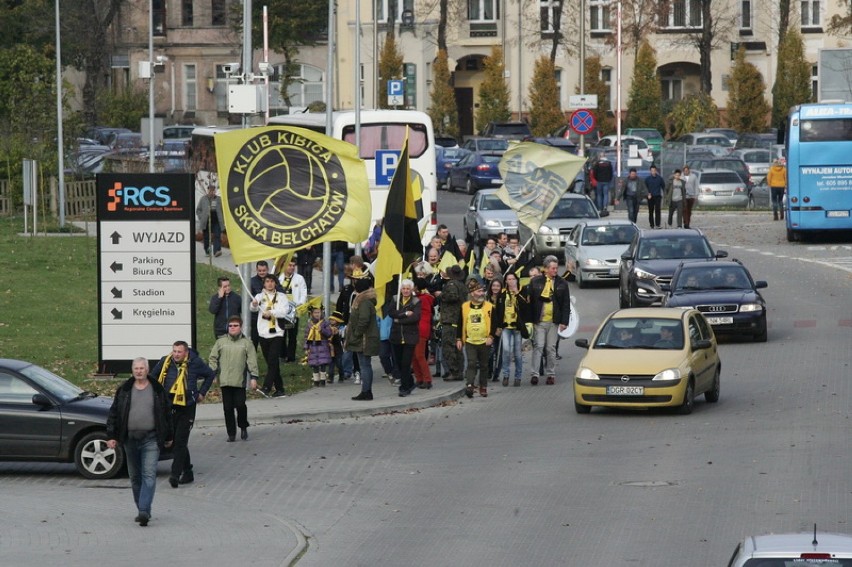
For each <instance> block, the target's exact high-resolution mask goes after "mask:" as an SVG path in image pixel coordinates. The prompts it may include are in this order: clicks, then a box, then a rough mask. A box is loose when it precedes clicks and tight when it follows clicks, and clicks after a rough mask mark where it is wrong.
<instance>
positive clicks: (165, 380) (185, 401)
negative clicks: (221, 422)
mask: <svg viewBox="0 0 852 567" xmlns="http://www.w3.org/2000/svg"><path fill="white" fill-rule="evenodd" d="M151 374H152V375H153V376H154V377H155V378H156V379H157V382H159V383H160V384H162V385H163V388H165V390H166V392H167V393H168V395H169V399H170V400H171V403H172V421H173V422H174V429H175V433H174V460H173V461H172V472H171V474H170V475H169V484H170V485H171V486H172V488H177V487H178V484H189V483H190V482H192V481H193V480H195V476H194V475H193V472H192V460H191V459H190V456H189V433H190V431H192V426H193V424H194V423H195V410H196V403H198V402H201V401H202V400H204V397H205V396H206V395H207V391H208V390H210V387H211V386H212V385H213V379H214V378H216V373H215V372H213V370H212V369H211V368H210V367H209V366H207V364H206V363H205V362H204V361H203V360H202V359H201V357H200V356H198V353H197V352H195V351H194V350H190V348H189V345H188V344H187V343H186V342H185V341H175V343H174V344H173V345H172V353H171V354H169V355H168V356H164V357H163V358H161V359H160V362H158V363H157V365H156V366H155V367H154V370H153V372H152V373H151ZM200 379H203V380H204V381H203V383H202V384H201V387H200V388H199V386H198V381H199V380H200Z"/></svg>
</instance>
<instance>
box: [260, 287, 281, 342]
mask: <svg viewBox="0 0 852 567" xmlns="http://www.w3.org/2000/svg"><path fill="white" fill-rule="evenodd" d="M276 301H278V294H277V293H273V294H272V295H271V296H269V295H267V294H265V293H264V294H263V307H264V309H265V310H269V311H270V312H271V311H272V310H273V309H275V302H276ZM275 330H276V329H275V315H272V316H271V317H270V318H269V332H270V333H274V332H275Z"/></svg>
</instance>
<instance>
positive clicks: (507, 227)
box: [464, 189, 518, 244]
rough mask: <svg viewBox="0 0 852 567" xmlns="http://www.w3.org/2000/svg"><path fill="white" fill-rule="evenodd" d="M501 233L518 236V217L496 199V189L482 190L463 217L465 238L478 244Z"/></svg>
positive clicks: (472, 200) (471, 201)
mask: <svg viewBox="0 0 852 567" xmlns="http://www.w3.org/2000/svg"><path fill="white" fill-rule="evenodd" d="M501 232H505V233H506V234H509V235H512V234H518V215H517V213H515V211H513V210H512V209H511V208H510V207H509V205H507V204H506V203H504V202H503V201H501V200H500V198H499V197H497V189H482V190H480V191H479V192H477V193H476V194H475V195H474V196H473V198H472V199H471V200H470V206H469V207H468V208H467V213H465V215H464V235H465V238H468V237H472V238H473V242H475V243H477V244H479V243H481V242H484V241H485V239H486V238H488V237H489V236H497V235H498V234H500V233H501Z"/></svg>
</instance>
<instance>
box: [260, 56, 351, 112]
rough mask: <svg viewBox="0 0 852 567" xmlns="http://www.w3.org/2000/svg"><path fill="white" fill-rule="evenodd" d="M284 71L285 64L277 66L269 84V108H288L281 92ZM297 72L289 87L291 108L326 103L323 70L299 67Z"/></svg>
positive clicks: (288, 94) (288, 93)
mask: <svg viewBox="0 0 852 567" xmlns="http://www.w3.org/2000/svg"><path fill="white" fill-rule="evenodd" d="M284 69H285V66H284V65H283V64H282V65H276V66H275V74H274V75H273V76H272V78H271V80H270V83H269V108H288V104H287V100H286V99H285V97H284V95H283V93H282V92H281V78H282V75H283V73H284ZM296 71H297V73H296V74H295V75H294V76H292V77H290V84H289V85H287V96H288V97H289V98H290V104H289V107H297V106H298V107H306V106H308V105H309V104H311V103H312V102H325V88H324V81H323V78H324V74H323V72H322V69H318V68H317V67H313V66H311V65H299V66H298V68H297V70H296ZM362 100H363V99H362Z"/></svg>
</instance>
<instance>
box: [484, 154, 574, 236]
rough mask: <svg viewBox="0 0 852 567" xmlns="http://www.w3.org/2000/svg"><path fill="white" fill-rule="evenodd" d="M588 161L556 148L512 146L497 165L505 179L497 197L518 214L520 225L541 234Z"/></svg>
mask: <svg viewBox="0 0 852 567" xmlns="http://www.w3.org/2000/svg"><path fill="white" fill-rule="evenodd" d="M585 161H586V160H585V159H584V158H581V157H577V156H575V155H573V154H569V153H568V152H565V151H564V150H560V149H557V148H554V147H552V146H545V145H543V144H536V143H534V142H520V143H514V144H511V145H510V146H509V149H508V150H507V151H506V153H504V154H503V157H502V158H501V159H500V163H499V165H498V166H497V167H498V169H499V170H500V175H501V176H502V177H503V186H502V187H501V188H500V189H498V190H497V196H498V197H499V198H500V200H501V201H503V202H504V203H506V204H507V205H509V206H510V207H511V208H512V209H513V210H514V211H515V212H516V213H518V220H519V221H520V222H522V223H524V224H525V225H526V226H528V227H530V229H532V231H533V232H538V229H539V227H541V225H542V224H543V223H544V221H545V220H547V217H548V216H549V215H550V213H551V211H553V208H554V207H555V206H556V203H557V202H558V201H559V198H560V197H562V195H563V194H564V193H565V191H567V190H568V186H569V185H570V184H571V182H572V181H573V180H574V178H575V177H576V176H577V174H578V173H579V172H580V170H581V169H582V168H583V163H584V162H585Z"/></svg>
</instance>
